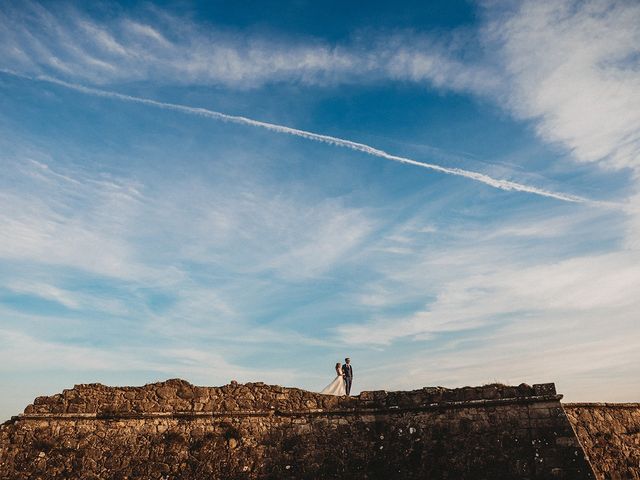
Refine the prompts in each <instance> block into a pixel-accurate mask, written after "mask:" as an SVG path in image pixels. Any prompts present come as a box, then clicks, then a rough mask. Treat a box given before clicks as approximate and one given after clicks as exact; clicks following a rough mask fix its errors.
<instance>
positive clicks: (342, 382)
mask: <svg viewBox="0 0 640 480" xmlns="http://www.w3.org/2000/svg"><path fill="white" fill-rule="evenodd" d="M336 374H337V377H336V378H335V379H334V380H333V382H331V383H330V384H329V385H327V386H326V387H324V389H323V390H322V391H321V392H320V393H324V394H325V395H349V394H350V393H351V382H352V381H353V368H351V359H350V358H345V359H344V365H342V366H341V365H340V362H338V363H336Z"/></svg>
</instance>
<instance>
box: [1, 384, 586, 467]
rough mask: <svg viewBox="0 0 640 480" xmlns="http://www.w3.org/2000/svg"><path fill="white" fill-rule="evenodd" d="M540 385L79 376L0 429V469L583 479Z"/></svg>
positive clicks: (549, 395) (555, 398)
mask: <svg viewBox="0 0 640 480" xmlns="http://www.w3.org/2000/svg"><path fill="white" fill-rule="evenodd" d="M560 398H561V396H559V395H557V394H556V392H555V388H554V386H553V384H545V385H534V386H532V387H531V386H527V385H520V386H518V387H508V386H502V385H489V386H484V387H477V388H464V389H454V390H451V389H444V388H425V389H421V390H415V391H412V392H382V391H381V392H362V393H361V394H360V395H359V396H357V397H350V398H347V397H331V396H325V395H320V394H316V393H311V392H307V391H304V390H299V389H292V388H283V387H277V386H269V385H264V384H260V383H258V384H255V383H254V384H244V385H239V384H231V385H227V386H224V387H195V386H193V385H190V384H189V383H187V382H184V381H181V380H170V381H167V382H162V383H157V384H152V385H146V386H144V387H126V388H112V387H106V386H103V385H98V384H94V385H78V386H76V387H74V388H73V389H71V390H65V391H64V392H63V393H62V394H59V395H54V396H51V397H39V398H38V399H36V401H35V402H34V404H33V405H30V406H28V407H27V408H26V409H25V413H24V414H23V415H20V416H18V417H14V418H13V419H12V421H10V422H7V423H6V424H5V425H3V426H2V427H1V428H0V479H2V480H9V479H11V480H19V479H39V478H42V479H45V478H46V479H49V478H82V479H123V480H124V479H132V478H145V479H146V478H149V479H194V480H199V479H225V480H226V479H246V480H251V479H332V478H335V479H338V478H340V479H345V478H349V479H408V480H411V479H418V478H419V479H433V480H435V479H455V480H460V479H492V480H493V479H506V480H508V479H552V478H561V479H589V478H593V474H592V470H591V467H590V466H589V465H588V463H587V462H586V460H585V458H584V455H583V450H582V448H581V447H580V445H579V443H578V442H577V440H576V437H575V435H574V432H573V429H572V427H571V425H570V424H569V422H568V419H567V417H566V415H565V413H564V410H563V408H562V406H561V405H560V401H559V400H560Z"/></svg>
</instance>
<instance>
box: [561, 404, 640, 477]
mask: <svg viewBox="0 0 640 480" xmlns="http://www.w3.org/2000/svg"><path fill="white" fill-rule="evenodd" d="M564 409H565V411H566V412H567V416H568V418H569V420H570V421H571V423H572V424H573V427H574V429H575V431H576V433H577V435H578V439H579V440H580V443H581V444H582V446H583V448H584V450H585V452H586V454H587V455H588V456H589V458H590V459H591V463H592V465H593V468H594V470H595V472H596V475H597V478H598V479H606V480H640V404H638V403H626V404H625V403H619V404H615V403H614V404H611V403H570V404H565V405H564Z"/></svg>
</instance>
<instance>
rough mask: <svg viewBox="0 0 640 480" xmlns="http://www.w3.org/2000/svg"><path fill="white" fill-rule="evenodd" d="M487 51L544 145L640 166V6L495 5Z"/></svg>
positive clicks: (514, 104)
mask: <svg viewBox="0 0 640 480" xmlns="http://www.w3.org/2000/svg"><path fill="white" fill-rule="evenodd" d="M488 5H489V7H488V9H487V11H486V18H487V20H488V22H487V25H486V30H485V35H486V39H487V41H488V48H492V49H495V50H496V51H498V52H499V54H500V55H499V58H500V59H501V61H502V64H503V69H504V72H503V73H502V74H501V76H503V77H504V85H505V90H504V93H505V94H506V95H500V96H498V99H499V101H502V102H504V104H505V105H506V106H507V107H508V108H509V109H510V110H511V111H512V112H514V113H515V114H516V115H517V116H519V117H522V118H527V119H532V120H533V121H534V123H535V124H536V129H537V131H538V134H539V135H540V136H541V138H543V139H544V140H545V141H548V142H554V143H558V144H561V145H562V146H564V147H567V148H568V149H569V150H570V151H571V152H572V153H573V157H574V159H575V160H577V161H580V162H596V161H601V162H602V163H603V164H605V165H607V166H610V167H615V168H621V167H632V168H634V169H637V168H638V167H640V155H638V151H640V95H639V94H638V92H639V91H640V69H639V68H638V59H639V58H640V27H639V25H640V5H639V4H638V3H637V2H625V1H598V0H591V1H586V2H578V1H569V0H567V1H535V2H523V3H521V4H519V5H518V6H517V7H516V8H514V9H512V10H511V11H509V12H508V13H502V12H501V5H500V3H499V2H498V3H489V4H488Z"/></svg>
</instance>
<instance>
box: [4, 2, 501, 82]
mask: <svg viewBox="0 0 640 480" xmlns="http://www.w3.org/2000/svg"><path fill="white" fill-rule="evenodd" d="M140 16H141V17H142V18H133V17H130V16H127V15H121V16H116V18H112V19H110V20H107V21H105V20H104V19H101V20H100V21H99V20H96V19H94V18H92V17H91V16H89V15H88V14H86V13H83V12H82V11H81V10H79V9H74V8H72V7H71V6H70V5H58V6H57V7H56V8H55V9H49V8H47V6H45V5H42V4H39V3H35V2H25V3H23V4H22V5H21V6H20V8H15V7H12V6H11V5H9V4H6V5H4V8H2V9H0V40H1V42H0V45H2V46H1V47H0V58H1V59H2V63H3V64H4V65H5V67H8V68H14V69H17V70H20V71H23V72H25V73H49V74H55V75H64V76H67V77H69V78H72V79H75V80H83V81H90V82H95V83H107V82H120V81H148V80H151V81H154V82H157V81H163V82H169V83H178V84H184V83H190V84H194V83H197V84H202V85H223V86H225V87H232V88H248V87H255V86H260V85H263V84H265V83H274V82H294V83H302V84H307V85H319V84H322V85H332V84H344V83H349V84H354V83H363V82H367V83H371V82H376V81H381V80H394V81H398V80H399V81H411V82H416V81H418V82H429V83H430V84H432V85H434V86H436V87H439V88H446V89H457V90H469V89H472V90H478V91H484V90H487V89H490V88H494V87H495V86H496V81H495V79H494V78H493V76H492V72H491V70H490V69H487V68H485V67H483V66H481V65H476V66H473V67H471V66H469V65H468V64H464V63H463V62H462V61H461V60H458V59H456V58H455V56H456V53H458V52H456V50H457V49H459V46H458V45H455V44H454V43H455V42H448V43H447V42H443V41H441V40H438V39H437V37H436V36H429V35H418V34H415V33H392V34H388V35H383V36H379V37H377V38H374V39H373V40H371V39H370V38H360V36H358V35H356V36H354V39H353V40H352V41H350V42H349V43H346V44H332V43H329V42H327V41H324V40H322V39H318V38H305V39H301V38H297V37H296V38H290V37H287V36H282V35H280V34H277V33H271V34H268V33H266V34H265V33H262V34H259V33H249V34H247V33H246V32H242V31H235V32H234V31H229V30H228V29H226V30H221V29H217V28H216V27H215V26H212V25H207V24H199V23H195V22H194V21H193V20H191V19H190V18H189V17H188V16H184V17H176V16H172V15H170V14H168V13H166V12H162V11H159V10H158V9H153V8H150V9H148V10H146V11H145V12H144V14H143V15H138V16H137V17H140Z"/></svg>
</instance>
